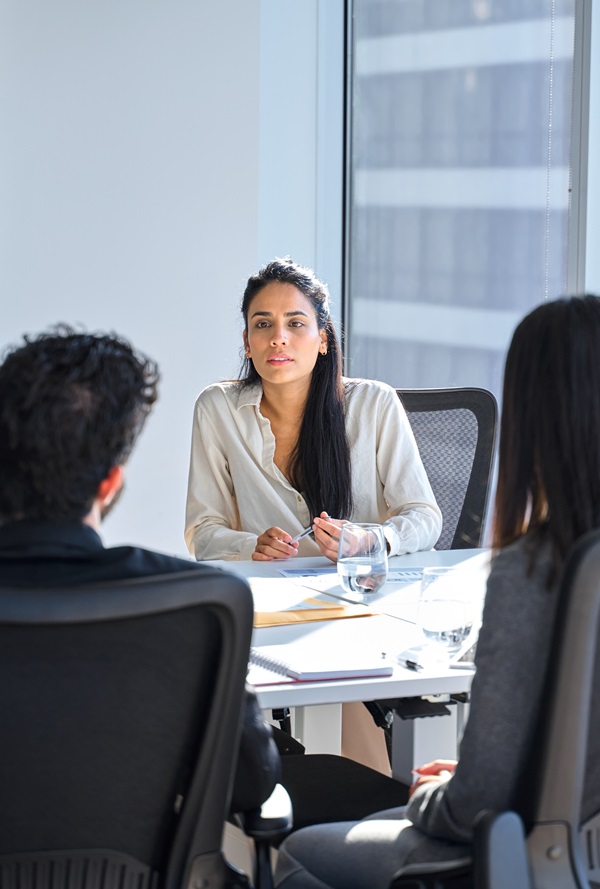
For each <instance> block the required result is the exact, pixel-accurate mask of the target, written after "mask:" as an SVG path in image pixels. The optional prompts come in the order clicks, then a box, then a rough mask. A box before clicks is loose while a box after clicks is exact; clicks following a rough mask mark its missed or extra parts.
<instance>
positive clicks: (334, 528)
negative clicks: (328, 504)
mask: <svg viewBox="0 0 600 889" xmlns="http://www.w3.org/2000/svg"><path fill="white" fill-rule="evenodd" d="M345 524H346V522H345V521H344V520H343V519H331V518H329V516H328V515H327V513H326V512H322V513H321V515H320V516H319V517H318V518H316V519H315V520H314V522H313V529H314V532H315V543H317V544H318V546H319V549H320V550H321V552H322V553H323V555H324V556H327V558H328V559H331V561H332V562H337V557H338V548H339V544H340V528H341V527H342V525H345Z"/></svg>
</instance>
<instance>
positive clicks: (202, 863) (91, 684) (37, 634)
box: [0, 568, 252, 889]
mask: <svg viewBox="0 0 600 889" xmlns="http://www.w3.org/2000/svg"><path fill="white" fill-rule="evenodd" d="M251 632H252V596H251V593H250V590H249V588H248V586H247V584H246V582H245V581H244V580H242V579H241V578H238V577H235V576H233V575H229V574H227V573H225V572H221V571H218V570H216V569H209V568H207V569H206V570H205V571H200V570H198V571H196V570H192V571H185V572H183V573H181V574H168V575H164V576H161V577H154V578H142V579H134V580H129V581H125V582H121V583H111V584H106V585H101V586H100V585H98V586H94V587H87V588H79V589H73V590H71V589H46V590H35V591H34V590H26V589H25V590H24V589H15V590H13V589H0V676H1V677H2V678H1V680H0V711H1V712H2V714H3V715H2V720H1V722H0V750H1V755H0V800H1V801H2V802H1V805H0V885H1V886H3V887H5V886H6V887H8V886H15V887H17V886H20V887H21V886H22V887H27V889H36V887H52V889H62V887H64V889H78V887H88V886H93V887H94V889H110V887H117V886H118V887H126V886H132V887H133V886H135V887H136V889H145V887H155V886H157V887H165V889H175V887H177V889H179V887H181V886H183V885H184V880H185V882H187V881H188V876H187V875H189V872H190V868H191V866H192V863H193V862H194V861H195V864H194V878H195V879H196V880H199V881H200V883H199V884H201V885H204V883H202V879H204V878H205V877H206V876H207V875H208V874H211V875H212V876H211V879H213V878H214V882H211V883H210V886H211V887H212V886H219V885H221V883H220V882H219V878H218V876H217V875H219V874H220V873H221V872H222V870H223V869H224V865H223V864H222V859H221V856H220V846H221V837H222V830H223V823H224V820H225V817H226V814H227V808H228V800H229V795H230V789H231V787H230V785H231V779H232V772H233V767H234V763H235V759H236V756H237V748H238V744H239V723H240V713H241V705H242V696H243V690H244V683H245V675H246V668H247V660H248V652H249V646H250V637H251ZM206 885H208V884H206Z"/></svg>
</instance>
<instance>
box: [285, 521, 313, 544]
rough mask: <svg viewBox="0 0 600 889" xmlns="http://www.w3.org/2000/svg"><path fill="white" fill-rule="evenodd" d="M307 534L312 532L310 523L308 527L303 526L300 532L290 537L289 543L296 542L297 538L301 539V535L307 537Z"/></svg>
mask: <svg viewBox="0 0 600 889" xmlns="http://www.w3.org/2000/svg"><path fill="white" fill-rule="evenodd" d="M309 534H312V525H311V526H310V528H305V529H304V531H301V532H300V534H296V536H295V537H292V539H291V540H290V543H298V541H299V540H302V538H303V537H307V536H308V535H309Z"/></svg>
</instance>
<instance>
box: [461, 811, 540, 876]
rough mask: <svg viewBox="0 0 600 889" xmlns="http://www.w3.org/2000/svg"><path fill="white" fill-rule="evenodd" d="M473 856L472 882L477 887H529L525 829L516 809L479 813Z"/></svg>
mask: <svg viewBox="0 0 600 889" xmlns="http://www.w3.org/2000/svg"><path fill="white" fill-rule="evenodd" d="M473 860H474V874H475V883H476V885H477V886H478V887H479V886H481V889H500V887H502V886H510V887H511V889H531V879H530V876H529V865H528V862H527V845H526V840H525V830H524V828H523V822H522V820H521V818H520V816H519V815H517V813H516V812H500V813H498V812H493V811H490V810H484V811H483V812H480V813H479V815H478V816H477V818H476V820H475V843H474V847H473Z"/></svg>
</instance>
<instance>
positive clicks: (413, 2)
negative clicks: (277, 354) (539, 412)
mask: <svg viewBox="0 0 600 889" xmlns="http://www.w3.org/2000/svg"><path fill="white" fill-rule="evenodd" d="M574 6H575V0H354V2H353V3H352V13H351V16H350V27H349V29H348V31H349V37H348V39H349V41H350V50H351V51H350V54H349V56H350V59H351V70H350V74H349V77H350V84H349V86H350V89H349V96H350V98H349V115H348V117H349V121H350V125H349V164H348V168H349V173H348V177H349V178H348V191H347V195H348V200H347V226H348V230H347V242H346V244H347V251H346V253H347V262H346V316H345V317H346V340H347V342H346V353H347V358H348V361H347V367H346V372H347V373H348V374H349V375H351V376H365V377H375V378H378V379H382V380H385V381H386V382H388V383H390V384H392V385H394V386H397V387H403V388H408V387H438V386H472V385H475V386H484V387H486V388H489V389H491V390H492V391H494V392H495V393H496V394H499V389H500V385H501V376H502V369H503V363H504V356H505V352H506V347H507V345H508V342H509V340H510V336H511V334H512V331H513V329H514V327H515V325H516V323H517V322H518V321H519V319H520V318H521V317H522V316H523V315H524V314H525V313H526V312H527V311H529V310H530V309H531V308H532V307H533V306H535V305H537V304H539V303H540V302H542V301H543V300H545V299H552V298H554V297H556V296H558V295H560V294H562V293H564V292H566V290H567V272H568V269H567V256H568V238H569V218H570V193H571V192H570V188H571V181H570V180H571V114H572V105H573V70H574V68H573V57H574V22H575V10H574Z"/></svg>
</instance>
